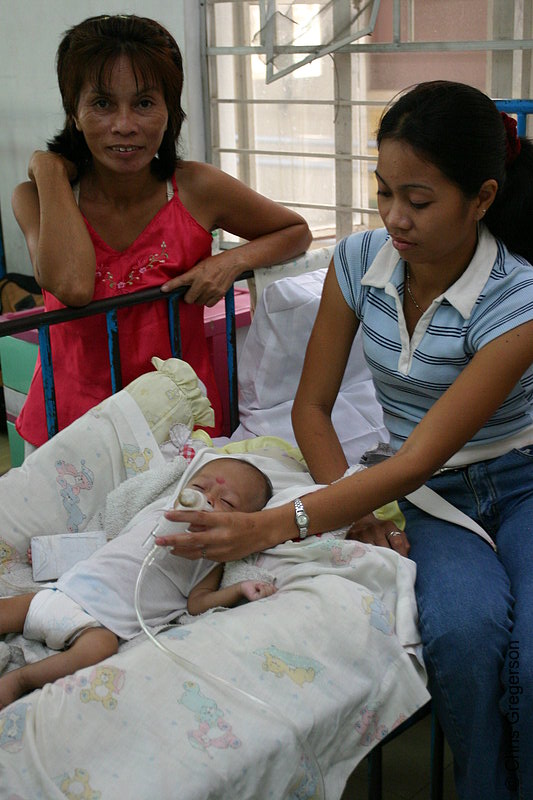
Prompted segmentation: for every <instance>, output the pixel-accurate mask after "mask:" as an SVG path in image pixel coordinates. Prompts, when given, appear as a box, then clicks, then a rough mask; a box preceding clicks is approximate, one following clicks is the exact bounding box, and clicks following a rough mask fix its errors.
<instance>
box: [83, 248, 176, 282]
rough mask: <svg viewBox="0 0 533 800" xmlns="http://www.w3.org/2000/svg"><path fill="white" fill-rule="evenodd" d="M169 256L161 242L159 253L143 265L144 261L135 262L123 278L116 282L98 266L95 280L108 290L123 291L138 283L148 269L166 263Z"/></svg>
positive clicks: (150, 257)
mask: <svg viewBox="0 0 533 800" xmlns="http://www.w3.org/2000/svg"><path fill="white" fill-rule="evenodd" d="M168 258H169V255H168V252H167V245H166V242H164V241H163V242H161V252H160V253H152V255H151V256H149V257H148V261H147V262H146V263H144V259H143V260H142V261H141V260H139V261H137V265H136V266H134V267H132V268H131V269H130V271H129V272H128V274H127V275H126V277H125V278H123V279H121V280H117V279H116V278H115V276H114V275H113V273H112V272H110V271H109V270H105V271H103V270H102V268H101V266H100V265H97V266H96V274H95V277H96V280H97V281H102V283H107V284H108V286H109V288H110V289H118V290H120V289H125V288H126V287H127V286H133V284H134V282H135V281H139V280H140V279H141V276H142V275H143V274H144V273H145V272H147V271H148V270H149V269H154V267H156V266H157V265H158V264H164V263H165V262H166V261H168Z"/></svg>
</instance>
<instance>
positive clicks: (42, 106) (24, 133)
mask: <svg viewBox="0 0 533 800" xmlns="http://www.w3.org/2000/svg"><path fill="white" fill-rule="evenodd" d="M198 7H199V4H198V2H197V0H129V2H118V0H107V2H102V1H101V0H0V36H1V46H0V120H1V123H0V214H1V219H2V230H3V236H4V247H5V251H6V265H7V270H8V271H10V272H26V273H31V271H32V269H31V264H30V261H29V258H28V254H27V250H26V245H25V242H24V238H23V236H22V234H21V232H20V229H19V228H18V225H17V223H16V222H15V219H14V217H13V212H12V210H11V193H12V191H13V188H14V187H15V186H16V185H17V184H18V183H20V182H21V181H23V180H25V179H26V177H27V176H26V168H27V164H28V160H29V158H30V156H31V154H32V152H33V151H34V150H36V149H39V148H44V147H45V142H46V140H47V139H49V138H50V137H52V136H53V135H54V134H55V133H56V131H57V130H58V129H60V128H61V127H62V125H63V119H64V115H63V111H62V107H61V99H60V95H59V90H58V88H57V79H56V74H55V54H56V50H57V47H58V44H59V42H60V40H61V37H62V34H63V33H64V31H65V30H66V29H67V28H69V27H71V26H72V25H74V24H76V23H77V22H81V21H82V20H83V19H86V18H87V17H90V16H95V15H97V14H120V13H123V14H139V16H145V17H152V18H153V19H156V20H157V21H158V22H161V24H163V25H164V26H165V27H166V28H168V30H169V31H170V33H172V35H173V36H174V37H175V39H176V41H177V42H178V45H179V46H180V49H181V50H182V53H183V56H184V66H185V90H184V97H183V107H184V109H185V111H186V113H187V117H188V119H187V122H186V124H185V126H184V129H183V141H182V153H183V155H184V156H185V157H188V158H193V159H197V160H203V159H204V153H205V147H204V136H203V117H202V105H201V83H200V53H199V35H198V31H199V23H198V14H199V8H198ZM65 256H66V257H68V254H67V253H65Z"/></svg>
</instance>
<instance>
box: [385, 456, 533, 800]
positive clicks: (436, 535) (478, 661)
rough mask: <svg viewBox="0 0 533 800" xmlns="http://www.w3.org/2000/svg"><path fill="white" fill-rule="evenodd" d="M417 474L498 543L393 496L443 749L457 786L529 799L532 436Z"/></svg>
mask: <svg viewBox="0 0 533 800" xmlns="http://www.w3.org/2000/svg"><path fill="white" fill-rule="evenodd" d="M428 485H429V486H430V487H431V488H432V489H434V490H435V491H436V492H438V493H439V494H441V495H442V496H443V497H445V498H446V499H447V500H448V501H449V502H450V503H453V504H454V505H455V506H457V507H458V508H460V509H461V511H463V512H464V513H465V514H468V515H469V516H470V517H472V518H473V519H475V520H476V521H477V522H478V523H479V524H480V525H481V526H482V527H484V528H485V530H486V531H487V532H488V533H489V534H490V535H491V536H492V538H493V539H494V541H495V542H496V545H497V548H498V552H497V553H495V552H494V551H493V550H492V548H491V547H490V546H489V545H488V544H486V543H485V542H484V541H483V540H482V539H481V538H480V537H479V536H477V535H476V534H475V533H472V532H471V531H469V530H467V529H465V528H461V527H459V526H457V525H454V524H452V523H448V522H445V521H444V520H439V519H436V518H435V517H432V516H429V515H428V514H426V513H424V512H423V511H420V510H419V509H418V508H416V507H415V506H413V505H412V504H411V503H409V502H407V501H405V500H403V501H401V503H400V505H401V508H402V511H403V513H404V514H405V517H406V532H407V536H408V539H409V541H410V543H411V552H410V557H411V558H413V559H414V561H415V562H416V564H417V578H416V595H417V601H418V609H419V615H420V630H421V634H422V642H423V645H424V658H425V662H426V667H427V670H428V676H429V690H430V692H431V694H432V697H433V701H434V703H435V706H436V710H437V714H438V716H439V719H440V722H441V725H442V727H443V730H444V733H445V736H446V738H447V740H448V743H449V745H450V748H451V750H452V753H453V756H454V769H455V783H456V788H457V793H458V795H459V797H460V798H461V800H510V799H511V798H518V797H520V798H522V800H532V799H533V446H530V447H528V448H524V449H522V450H514V451H512V452H510V453H507V454H506V455H504V456H501V457H500V458H495V459H492V460H490V461H484V462H478V463H477V464H472V465H471V466H469V467H465V468H464V469H460V470H454V471H449V472H444V473H442V474H441V475H437V476H435V477H433V478H432V479H431V480H430V481H428ZM519 782H520V793H519V791H518V784H519Z"/></svg>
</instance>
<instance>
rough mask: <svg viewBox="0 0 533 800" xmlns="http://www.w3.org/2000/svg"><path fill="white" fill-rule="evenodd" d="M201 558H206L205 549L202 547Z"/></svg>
mask: <svg viewBox="0 0 533 800" xmlns="http://www.w3.org/2000/svg"><path fill="white" fill-rule="evenodd" d="M202 558H207V555H206V552H205V547H202Z"/></svg>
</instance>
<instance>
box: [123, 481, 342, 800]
mask: <svg viewBox="0 0 533 800" xmlns="http://www.w3.org/2000/svg"><path fill="white" fill-rule="evenodd" d="M174 508H176V509H183V510H186V511H202V510H211V505H210V504H209V503H208V501H207V498H206V497H205V495H204V494H203V493H202V492H200V491H198V490H197V489H183V490H182V491H181V492H180V494H179V497H178V502H177V503H176V504H175V505H174ZM187 529H188V524H187V523H186V522H172V521H171V520H169V519H167V518H166V517H165V516H164V515H162V516H161V519H160V521H159V522H158V523H157V525H156V526H155V528H154V529H153V530H152V531H151V532H150V534H149V536H148V538H147V539H146V541H145V542H144V544H143V547H144V548H145V549H147V548H149V549H148V552H147V554H146V556H145V558H144V561H143V563H142V564H141V569H140V570H139V574H138V576H137V582H136V584H135V601H134V602H135V613H136V614H137V619H138V620H139V624H140V626H141V628H142V630H143V631H144V633H145V634H146V635H147V636H148V638H149V639H150V641H151V642H152V643H153V644H155V646H156V647H158V648H159V650H162V651H163V653H165V655H167V656H168V657H169V658H171V659H172V660H173V661H175V662H176V664H179V665H180V666H181V667H184V668H185V669H187V670H190V671H191V672H193V674H195V675H197V676H199V677H202V678H205V679H207V680H211V681H215V682H216V683H220V684H222V685H223V686H224V687H225V688H226V689H227V690H228V691H230V692H232V693H233V694H238V695H240V696H241V697H246V699H247V700H251V701H252V702H253V703H255V704H256V705H257V706H259V707H260V708H262V709H263V710H266V711H268V712H270V713H271V714H272V715H273V716H274V717H276V718H277V719H278V720H280V721H281V722H283V724H284V725H286V726H287V727H288V728H290V729H291V730H292V732H293V734H294V736H295V739H296V741H297V742H298V744H299V745H300V747H301V748H302V750H303V751H304V753H305V755H306V756H307V759H308V760H309V762H310V763H311V764H312V765H313V766H314V771H315V773H316V781H317V785H316V790H315V794H314V795H313V800H325V798H326V790H325V786H324V777H323V775H322V770H321V769H320V765H319V763H318V759H317V757H316V756H315V754H314V752H313V751H312V750H311V748H310V746H309V744H308V743H307V742H306V741H303V739H302V738H301V736H300V732H299V731H298V729H297V727H296V725H295V724H294V723H293V722H292V720H290V719H288V718H287V717H285V716H284V715H283V714H282V713H281V712H280V711H278V709H277V708H274V707H273V706H272V705H270V704H269V703H265V701H264V700H262V699H261V698H260V697H256V696H255V695H253V694H250V693H249V692H245V691H244V690H243V689H239V688H238V687H237V686H234V685H233V684H232V683H230V682H229V681H227V680H226V679H225V678H221V677H220V676H219V675H214V674H213V673H212V672H209V671H208V670H206V669H204V668H203V667H200V666H198V664H194V663H193V662H192V661H189V660H188V659H187V658H183V657H182V656H180V655H178V654H177V653H175V652H174V651H173V650H170V648H168V647H167V646H166V645H165V644H163V642H161V641H160V640H159V639H157V638H156V637H155V636H154V635H153V633H152V632H151V630H150V629H149V628H148V626H147V625H146V623H145V621H144V618H143V615H142V611H141V605H140V596H141V586H142V582H143V579H144V576H145V574H146V571H147V569H148V568H149V567H150V565H151V564H153V563H154V561H156V560H158V558H161V557H163V556H164V555H166V551H167V548H166V547H160V546H159V545H157V544H156V543H155V538H156V536H167V535H170V534H173V533H184V532H185V531H186V530H187Z"/></svg>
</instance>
